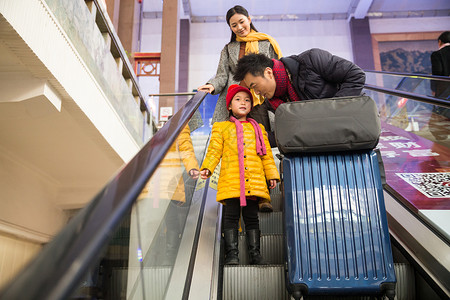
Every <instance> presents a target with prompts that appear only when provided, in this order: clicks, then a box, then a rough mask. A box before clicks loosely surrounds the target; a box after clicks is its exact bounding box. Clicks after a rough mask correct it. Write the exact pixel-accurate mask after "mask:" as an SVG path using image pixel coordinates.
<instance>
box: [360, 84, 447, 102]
mask: <svg viewBox="0 0 450 300" xmlns="http://www.w3.org/2000/svg"><path fill="white" fill-rule="evenodd" d="M364 88H366V89H369V90H373V91H376V92H381V93H385V94H389V95H393V96H398V97H404V98H408V99H412V100H417V101H420V102H425V103H429V104H433V105H439V106H443V107H450V101H449V100H445V99H439V98H435V97H431V96H425V95H419V94H415V93H409V92H405V91H399V90H395V89H389V88H385V87H379V86H376V85H372V84H365V85H364Z"/></svg>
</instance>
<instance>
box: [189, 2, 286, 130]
mask: <svg viewBox="0 0 450 300" xmlns="http://www.w3.org/2000/svg"><path fill="white" fill-rule="evenodd" d="M226 19H227V23H228V26H230V29H231V40H230V42H229V43H228V44H226V45H225V47H224V48H223V49H222V53H221V54H220V61H219V66H218V67H217V72H216V76H215V77H214V78H212V79H211V80H209V81H208V83H207V84H205V85H202V86H200V87H198V88H197V89H198V90H199V91H203V92H207V93H211V94H213V95H216V94H220V96H219V99H218V101H217V104H216V109H215V111H214V115H213V119H212V123H214V122H220V121H225V120H226V119H227V118H228V111H227V109H226V105H225V96H226V92H227V90H228V87H229V86H230V85H232V84H239V82H236V81H234V80H233V71H234V69H235V67H236V64H237V61H238V59H239V58H241V57H242V56H244V55H245V54H248V53H262V54H265V55H267V56H268V57H269V58H276V59H279V58H281V50H280V47H279V46H278V43H277V42H276V41H275V39H274V38H272V37H271V36H269V35H267V34H265V33H261V32H258V31H257V30H256V28H255V26H253V23H252V20H251V18H250V17H249V15H248V11H247V10H246V9H245V8H244V7H242V6H240V5H236V6H234V7H233V8H230V9H229V10H228V12H227V15H226ZM252 95H253V99H254V100H255V101H254V105H255V106H257V107H255V108H254V109H253V110H252V118H254V119H255V120H256V121H257V122H259V123H261V124H262V125H264V127H265V128H266V130H268V129H269V128H268V126H269V123H268V117H267V118H265V116H264V119H266V120H265V121H266V122H264V119H261V118H260V117H259V115H258V116H256V115H255V113H256V111H258V112H259V111H260V110H261V107H260V105H261V104H262V103H263V102H264V99H260V97H259V96H257V95H255V94H254V93H253V91H252ZM255 96H256V97H255ZM264 113H265V114H266V115H267V111H266V110H264Z"/></svg>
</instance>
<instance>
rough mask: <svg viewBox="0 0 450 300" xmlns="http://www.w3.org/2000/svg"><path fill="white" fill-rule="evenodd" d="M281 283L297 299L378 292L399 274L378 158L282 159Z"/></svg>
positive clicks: (391, 290)
mask: <svg viewBox="0 0 450 300" xmlns="http://www.w3.org/2000/svg"><path fill="white" fill-rule="evenodd" d="M281 171H282V173H283V193H284V227H285V233H286V236H285V246H286V247H285V251H286V253H285V254H286V261H287V270H286V285H287V288H288V291H289V292H290V294H291V295H292V296H293V297H294V298H295V299H300V298H301V296H302V295H382V294H384V295H385V296H387V297H388V298H389V299H394V296H395V283H396V277H395V273H394V262H393V258H392V250H391V244H390V239H389V232H388V224H387V217H386V209H385V205H384V197H383V191H382V184H381V178H380V170H379V165H378V160H377V154H376V152H375V151H373V150H363V151H356V152H335V153H333V154H320V155H315V154H312V155H300V154H286V155H285V156H284V157H283V159H282V162H281Z"/></svg>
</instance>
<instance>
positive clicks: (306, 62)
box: [234, 49, 366, 146]
mask: <svg viewBox="0 0 450 300" xmlns="http://www.w3.org/2000/svg"><path fill="white" fill-rule="evenodd" d="M234 80H236V81H238V82H242V83H243V84H245V85H246V86H247V87H248V88H252V89H253V90H254V91H255V93H257V94H260V95H262V96H264V97H265V98H266V100H267V101H265V102H268V103H269V104H270V105H269V109H271V110H273V111H275V110H276V109H277V107H278V106H279V105H280V104H281V103H283V102H287V101H300V100H306V99H322V98H331V97H343V96H356V95H360V94H361V91H362V89H363V87H364V83H365V80H366V76H365V73H364V71H363V70H361V68H359V67H358V66H357V65H355V64H354V63H352V62H350V61H348V60H346V59H343V58H340V57H338V56H335V55H332V54H331V53H330V52H328V51H325V50H321V49H310V50H307V51H305V52H303V53H301V54H299V55H292V56H288V57H283V58H281V60H276V59H270V58H268V57H267V56H265V55H261V54H249V55H245V56H243V57H242V58H241V59H239V61H238V63H237V67H236V71H235V72H234ZM266 130H267V132H268V133H269V141H270V144H271V145H272V146H275V145H276V143H275V139H274V136H273V132H272V130H270V129H269V128H267V129H266Z"/></svg>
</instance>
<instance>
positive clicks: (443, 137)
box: [365, 72, 450, 243]
mask: <svg viewBox="0 0 450 300" xmlns="http://www.w3.org/2000/svg"><path fill="white" fill-rule="evenodd" d="M366 74H367V80H366V89H365V93H366V94H367V95H369V96H371V97H372V98H373V99H374V100H375V101H376V102H377V105H378V109H379V112H380V118H381V122H382V133H381V137H380V142H379V145H378V147H379V148H380V151H381V154H382V157H383V162H384V165H385V169H386V181H387V186H386V189H387V190H388V191H390V192H391V193H392V194H393V195H395V196H396V198H398V199H400V200H401V202H402V203H403V205H405V206H406V207H408V208H409V209H410V210H411V211H412V212H414V213H415V214H416V215H417V216H418V217H419V218H421V219H422V220H423V221H424V222H425V223H427V224H428V225H429V226H430V227H432V228H433V229H434V230H435V232H436V233H437V234H438V235H440V236H441V237H442V238H443V239H444V240H445V241H447V243H450V232H449V230H448V222H447V221H446V220H447V219H448V218H445V216H446V215H448V214H447V213H448V211H450V202H449V201H448V199H449V198H450V189H449V187H448V182H450V163H449V162H450V100H447V99H442V98H437V97H435V95H434V94H433V91H432V89H431V86H432V85H431V83H432V82H435V83H442V84H443V85H448V83H450V80H449V79H448V78H444V79H442V78H440V77H433V76H426V75H424V76H423V77H421V76H416V75H408V76H406V75H399V74H397V73H395V74H391V73H386V74H384V73H379V72H378V73H371V72H367V73H366ZM440 95H443V94H440Z"/></svg>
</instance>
